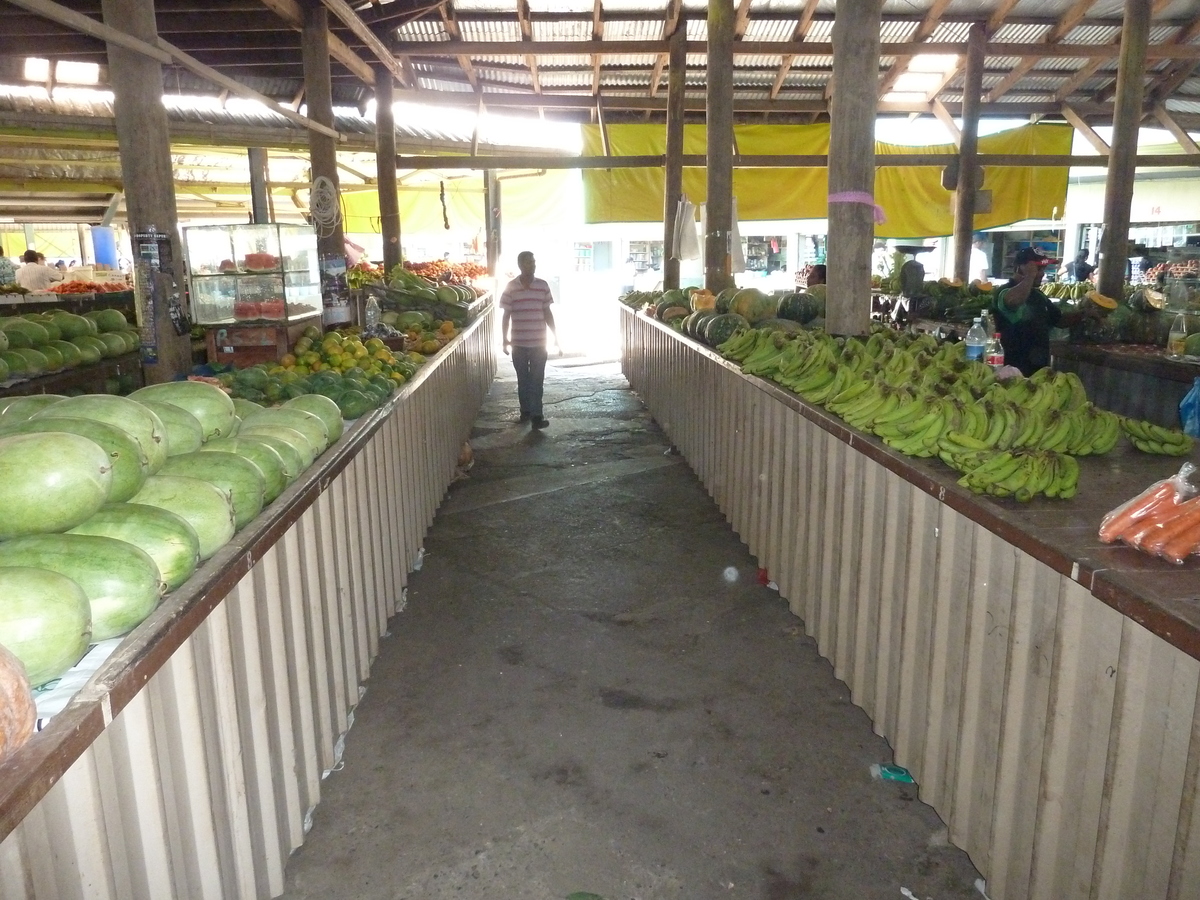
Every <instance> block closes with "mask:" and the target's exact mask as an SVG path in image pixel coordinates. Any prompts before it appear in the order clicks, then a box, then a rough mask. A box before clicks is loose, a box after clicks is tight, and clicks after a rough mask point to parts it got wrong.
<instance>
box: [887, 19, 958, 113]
mask: <svg viewBox="0 0 1200 900" xmlns="http://www.w3.org/2000/svg"><path fill="white" fill-rule="evenodd" d="M949 5H950V0H933V5H932V6H930V7H929V11H928V12H927V13H926V14H925V18H924V19H922V20H921V24H920V25H918V26H917V29H916V31H914V32H913V34H912V37H910V38H909V40H910V41H913V42H920V41H924V40H926V39H928V38H929V37H930V36H931V35H932V34H933V33H934V31H936V30H937V27H938V23H939V22H941V20H942V14H943V13H944V12H945V11H946V7H947V6H949ZM912 60H913V58H912V57H911V56H901V57H899V58H898V59H897V60H896V61H895V62H894V63H892V67H891V68H890V69H888V70H887V73H886V74H885V75H884V76H883V78H881V79H880V80H879V96H880V97H882V96H883V95H884V94H886V93H887V92H888V91H890V90H891V89H892V87H893V86H894V85H895V84H896V80H897V79H898V78H899V77H900V76H901V75H903V74H904V73H905V72H907V71H908V67H909V65H911V64H912Z"/></svg>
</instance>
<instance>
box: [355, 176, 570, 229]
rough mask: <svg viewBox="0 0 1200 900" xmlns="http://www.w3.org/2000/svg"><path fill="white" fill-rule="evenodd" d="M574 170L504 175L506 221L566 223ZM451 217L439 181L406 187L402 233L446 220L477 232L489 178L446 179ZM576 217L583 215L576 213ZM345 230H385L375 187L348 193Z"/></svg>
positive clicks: (440, 226) (502, 199)
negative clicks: (380, 218) (485, 187)
mask: <svg viewBox="0 0 1200 900" xmlns="http://www.w3.org/2000/svg"><path fill="white" fill-rule="evenodd" d="M575 177H576V176H575V173H574V172H572V171H569V170H566V171H563V170H553V171H547V172H545V173H544V174H540V175H529V176H528V177H525V176H521V177H502V178H501V182H500V204H501V218H502V221H503V222H505V223H508V224H510V225H539V224H543V225H560V224H565V219H566V218H567V217H568V214H569V213H570V212H571V211H572V210H571V204H570V203H568V202H566V200H565V199H564V198H567V197H569V196H570V195H571V194H572V193H574V191H575V189H574V188H572V187H571V185H570V182H571V180H572V179H574V178H575ZM444 183H445V186H446V215H445V219H443V216H442V202H441V198H440V196H439V193H440V192H439V188H438V185H437V184H424V185H421V186H420V187H405V186H401V187H400V190H399V192H398V193H399V196H400V232H401V234H404V233H406V232H407V233H410V234H419V233H421V232H426V231H443V230H445V227H446V220H448V221H449V223H450V228H451V229H453V230H470V231H476V230H478V229H481V228H483V227H484V223H483V176H482V175H471V176H468V177H465V178H452V179H448V180H446V181H445V182H444ZM575 215H578V214H577V213H575ZM342 216H343V223H342V228H343V230H345V231H346V232H348V233H351V234H372V233H373V234H379V233H380V227H379V194H378V193H377V192H376V190H375V189H374V188H368V189H365V190H343V191H342Z"/></svg>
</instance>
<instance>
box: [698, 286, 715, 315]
mask: <svg viewBox="0 0 1200 900" xmlns="http://www.w3.org/2000/svg"><path fill="white" fill-rule="evenodd" d="M716 308H717V295H716V294H714V293H713V292H712V291H710V290H708V289H707V288H697V289H696V290H694V291H692V309H694V310H696V311H697V312H699V311H701V310H705V309H712V310H715V309H716Z"/></svg>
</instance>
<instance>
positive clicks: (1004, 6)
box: [881, 0, 1017, 128]
mask: <svg viewBox="0 0 1200 900" xmlns="http://www.w3.org/2000/svg"><path fill="white" fill-rule="evenodd" d="M1016 5H1017V0H1001V2H1000V5H999V6H997V7H996V8H995V9H994V10H992V14H991V16H989V17H988V20H987V24H986V25H984V26H983V33H984V34H986V35H987V36H988V37H989V38H990V37H991V36H992V35H993V34H995V33H996V32H997V31H999V30H1000V27H1001V26H1002V25H1003V24H1004V22H1005V20H1006V19H1007V18H1008V14H1009V13H1010V12H1012V9H1013V7H1014V6H1016ZM966 64H967V57H966V54H965V53H962V54H959V57H958V64H957V65H956V66H955V67H954V68H952V69H950V70H949V71H947V72H946V75H945V77H944V78H943V79H942V81H941V83H940V84H939V85H938V86H937V87H935V88H934V89H933V90H932V91H930V92H929V93H928V94H926V96H925V99H926V100H927V101H929V102H930V103H932V102H933V101H934V100H936V99H937V98H938V96H939V95H940V94H941V93H942V91H944V90H945V89H946V88H947V86H949V84H950V82H952V81H953V80H954V79H955V78H957V77H958V74H959V73H960V72H961V71H962V70H963V67H964V66H965V65H966ZM881 96H882V95H881ZM955 127H956V128H957V127H958V126H955Z"/></svg>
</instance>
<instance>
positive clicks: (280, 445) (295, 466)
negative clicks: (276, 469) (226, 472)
mask: <svg viewBox="0 0 1200 900" xmlns="http://www.w3.org/2000/svg"><path fill="white" fill-rule="evenodd" d="M292 433H293V435H295V437H297V438H299V439H300V440H303V439H304V435H302V434H300V433H299V432H295V431H293V432H292ZM234 440H236V441H237V443H238V444H239V445H241V444H243V443H251V444H262V445H263V446H265V447H266V448H267V449H268V450H273V451H275V453H276V454H277V455H278V456H279V458H280V459H281V460H282V461H283V487H284V489H286V488H287V487H288V486H289V485H290V484H291V483H292V482H293V481H295V480H296V479H297V478H299V477H300V473H301V472H303V471H304V456H303V454H301V453H300V451H299V450H297V449H296V447H295V446H294V445H293V444H291V443H289V442H288V441H286V440H283V438H281V437H278V436H274V435H270V434H265V433H261V432H260V433H259V434H246V435H243V434H238V436H237V437H236V438H234ZM213 443H217V444H218V447H217V448H214V449H219V444H220V443H221V442H219V441H217V442H214V441H210V442H209V444H205V447H208V446H209V445H210V444H213ZM226 449H228V448H226ZM239 449H240V447H239ZM231 452H232V451H231ZM248 458H251V459H252V457H248ZM259 468H262V469H263V472H264V473H265V472H266V468H265V467H263V466H259Z"/></svg>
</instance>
